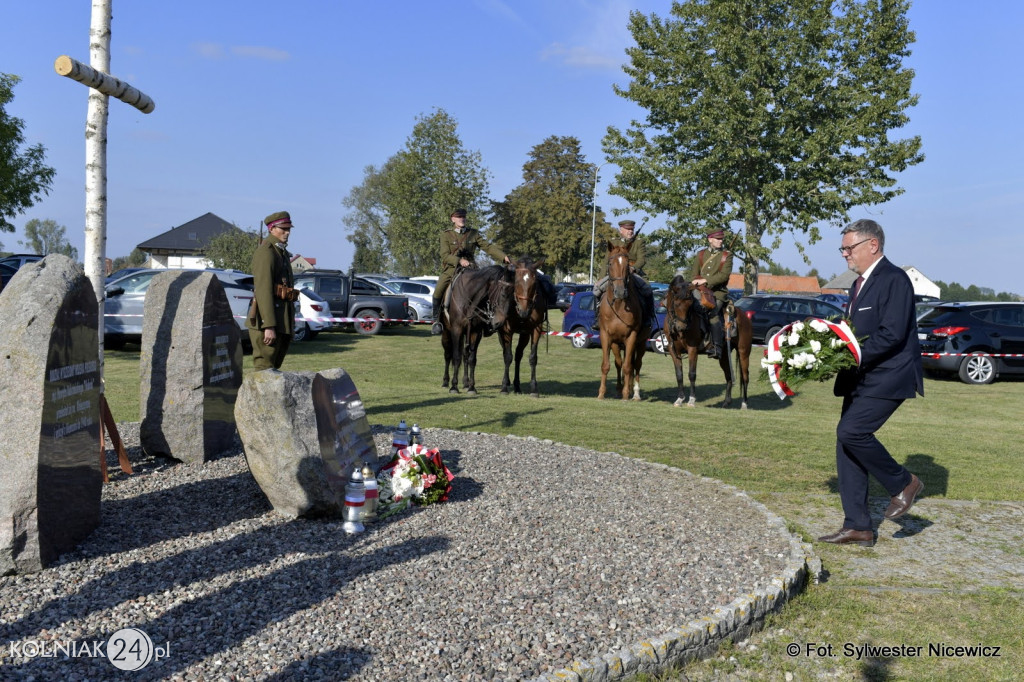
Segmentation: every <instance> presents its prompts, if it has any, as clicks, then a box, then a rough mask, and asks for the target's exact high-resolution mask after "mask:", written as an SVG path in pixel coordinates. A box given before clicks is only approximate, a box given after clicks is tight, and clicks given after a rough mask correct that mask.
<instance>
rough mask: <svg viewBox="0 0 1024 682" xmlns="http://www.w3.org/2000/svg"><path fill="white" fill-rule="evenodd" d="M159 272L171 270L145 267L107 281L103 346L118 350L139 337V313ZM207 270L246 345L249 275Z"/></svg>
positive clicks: (249, 292) (140, 324)
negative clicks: (216, 281)
mask: <svg viewBox="0 0 1024 682" xmlns="http://www.w3.org/2000/svg"><path fill="white" fill-rule="evenodd" d="M161 272H173V271H171V270H167V269H165V268H161V269H154V268H147V269H145V270H138V271H136V272H132V273H130V274H128V275H125V276H124V277H120V278H118V279H116V280H113V281H111V282H108V283H107V285H106V302H105V303H104V311H103V313H104V314H103V336H104V346H106V347H107V348H110V349H111V350H118V349H120V348H124V345H125V343H127V342H132V343H139V342H140V341H141V340H142V314H143V310H144V306H145V302H146V290H147V289H148V288H149V284H150V282H152V280H153V277H155V276H156V275H158V274H160V273H161ZM198 272H203V271H202V270H199V271H198ZM206 272H211V273H213V274H214V275H216V277H217V279H219V280H220V283H221V285H222V286H223V287H224V293H225V294H226V295H227V298H228V305H230V306H231V314H232V315H233V316H234V318H235V322H236V323H238V327H239V329H241V332H242V346H243V347H244V348H249V347H250V343H249V330H248V329H246V326H245V318H246V315H248V312H249V304H250V302H251V301H252V275H248V274H246V273H244V272H240V271H238V270H217V269H210V270H207V271H206Z"/></svg>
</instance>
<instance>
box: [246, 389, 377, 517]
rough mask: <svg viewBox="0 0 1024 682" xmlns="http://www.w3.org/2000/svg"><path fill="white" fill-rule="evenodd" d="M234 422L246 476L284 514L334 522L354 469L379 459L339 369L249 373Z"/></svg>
mask: <svg viewBox="0 0 1024 682" xmlns="http://www.w3.org/2000/svg"><path fill="white" fill-rule="evenodd" d="M235 421H236V423H237V424H238V433H239V435H240V436H241V438H242V444H243V446H244V447H245V459H246V462H247V463H248V465H249V471H251V472H252V475H253V478H255V479H256V482H257V483H258V484H259V486H260V489H261V490H262V491H263V493H264V494H265V495H266V496H267V499H268V500H269V501H270V504H271V505H272V506H273V507H274V510H275V511H277V512H278V513H279V514H282V515H284V516H289V517H297V516H307V517H317V516H329V517H340V516H341V515H342V513H343V511H344V508H345V483H346V482H347V481H348V477H349V475H350V474H351V472H352V468H353V466H355V465H356V464H360V463H362V462H366V461H369V462H376V460H377V450H376V446H375V445H374V442H373V437H372V434H371V433H370V426H369V423H368V422H367V420H366V413H365V410H364V408H363V403H362V400H361V399H360V398H359V392H358V391H357V390H356V388H355V385H354V384H353V383H352V379H351V377H349V375H348V373H347V372H345V370H343V369H330V370H325V371H323V372H320V373H319V374H314V373H313V372H279V371H277V370H272V369H268V370H264V371H262V372H255V373H253V374H251V375H249V376H247V377H246V378H245V381H244V382H243V383H242V388H241V389H240V390H239V392H238V401H237V402H236V403H235Z"/></svg>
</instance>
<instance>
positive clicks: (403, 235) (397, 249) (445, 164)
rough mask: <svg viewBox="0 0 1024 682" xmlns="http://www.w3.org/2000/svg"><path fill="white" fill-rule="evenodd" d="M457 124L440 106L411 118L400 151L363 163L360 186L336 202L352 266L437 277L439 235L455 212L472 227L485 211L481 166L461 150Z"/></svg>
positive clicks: (485, 175) (484, 178)
mask: <svg viewBox="0 0 1024 682" xmlns="http://www.w3.org/2000/svg"><path fill="white" fill-rule="evenodd" d="M457 128H458V124H457V122H456V121H455V119H454V118H452V117H451V116H450V115H449V114H448V113H447V112H445V111H444V110H443V109H436V110H435V111H434V112H433V113H432V114H430V115H429V116H420V117H418V118H417V122H416V125H415V126H413V130H412V134H411V135H410V136H409V138H408V139H407V140H406V143H405V147H404V148H403V149H401V150H400V151H398V152H397V153H396V154H395V155H394V156H392V157H391V158H389V159H388V160H387V161H386V162H385V163H384V165H383V166H381V167H380V168H377V167H374V166H369V167H367V168H366V169H365V171H364V178H363V183H362V184H361V185H359V186H357V187H354V188H353V189H352V190H351V191H350V192H349V194H348V196H347V197H346V198H345V199H344V200H343V201H342V204H343V205H344V206H345V207H346V208H349V209H352V212H351V213H350V214H348V215H346V216H345V218H344V223H345V225H346V227H347V228H348V230H349V231H351V232H352V234H350V235H349V237H348V239H349V241H351V242H352V243H353V244H355V246H356V251H357V253H356V257H357V259H358V262H359V264H360V267H363V266H367V265H374V266H376V267H374V268H373V271H376V272H387V271H393V272H396V273H399V274H402V275H406V276H412V275H422V274H431V273H437V272H439V271H440V269H441V258H440V254H439V252H438V246H439V243H440V233H441V231H442V230H444V229H446V228H447V227H448V226H450V225H451V222H450V220H449V216H450V215H451V213H452V211H454V210H455V209H456V208H465V209H466V210H467V211H469V224H470V225H471V226H475V227H480V226H481V225H483V224H484V222H485V220H486V218H487V214H486V212H485V211H486V203H485V202H486V196H487V192H488V188H487V184H488V175H489V173H488V172H487V169H486V168H484V166H483V164H482V161H481V155H480V153H479V152H471V151H468V150H466V149H465V148H464V147H463V144H462V140H461V139H460V138H459V135H458V130H457Z"/></svg>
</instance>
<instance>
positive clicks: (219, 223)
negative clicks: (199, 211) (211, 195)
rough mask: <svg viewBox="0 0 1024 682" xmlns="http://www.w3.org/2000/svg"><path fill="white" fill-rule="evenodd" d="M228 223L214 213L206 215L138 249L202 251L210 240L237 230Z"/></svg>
mask: <svg viewBox="0 0 1024 682" xmlns="http://www.w3.org/2000/svg"><path fill="white" fill-rule="evenodd" d="M237 229H239V228H237V227H235V226H234V225H232V224H231V223H229V222H228V221H226V220H224V219H223V218H221V217H220V216H217V215H214V214H213V213H204V214H203V215H201V216H199V217H198V218H195V219H193V220H190V221H188V222H187V223H184V224H183V225H179V226H178V227H173V228H171V229H170V230H168V231H167V232H164V233H163V234H159V235H157V236H155V237H153V238H152V239H149V240H147V241H144V242H142V243H141V244H139V245H138V248H139V249H141V250H142V251H148V252H153V251H176V252H182V251H184V252H198V251H202V250H203V249H204V248H205V247H206V245H207V244H209V243H210V240H211V239H213V238H214V237H218V236H220V235H222V234H224V233H225V232H227V231H229V230H237Z"/></svg>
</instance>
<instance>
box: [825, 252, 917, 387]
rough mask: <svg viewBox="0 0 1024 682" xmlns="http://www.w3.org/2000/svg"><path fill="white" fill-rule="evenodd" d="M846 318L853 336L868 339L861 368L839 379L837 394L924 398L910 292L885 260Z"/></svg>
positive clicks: (899, 272) (903, 276)
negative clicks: (915, 396)
mask: <svg viewBox="0 0 1024 682" xmlns="http://www.w3.org/2000/svg"><path fill="white" fill-rule="evenodd" d="M848 315H849V317H850V322H851V323H852V326H853V333H854V334H855V335H856V336H857V338H858V339H861V338H863V337H865V336H866V337H867V339H865V340H864V341H862V342H861V345H860V349H861V361H860V367H858V368H856V369H847V370H843V371H842V372H840V373H839V375H838V376H837V377H836V383H835V388H834V392H835V394H836V395H837V396H847V395H850V396H858V395H860V396H872V397H875V398H893V399H906V398H913V397H914V394H915V392H916V393H920V394H921V395H924V381H923V379H922V371H921V347H920V346H919V345H918V343H917V318H916V315H915V313H914V286H913V284H912V283H911V282H910V277H908V276H907V273H905V272H903V270H901V269H900V268H898V267H896V266H895V265H893V264H892V263H891V262H889V260H888V259H887V258H885V257H884V256H883V257H882V258H881V259H880V260H879V261H878V264H877V265H875V269H874V270H873V271H872V272H871V276H870V277H868V279H867V281H866V282H864V286H862V287H861V290H860V291H859V292H858V294H857V300H855V301H853V308H852V309H851V310H850V311H849V313H848Z"/></svg>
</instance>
